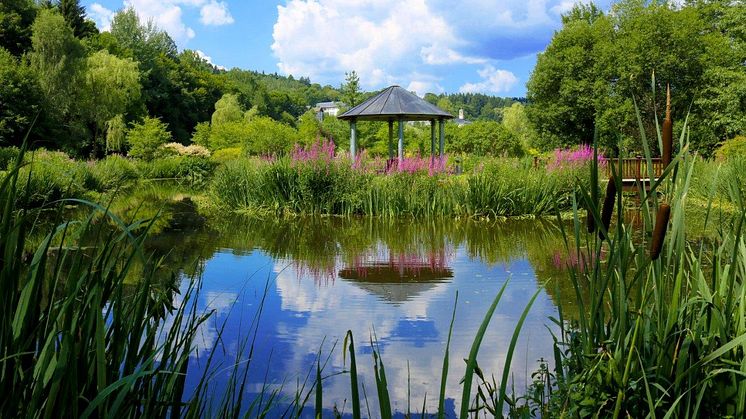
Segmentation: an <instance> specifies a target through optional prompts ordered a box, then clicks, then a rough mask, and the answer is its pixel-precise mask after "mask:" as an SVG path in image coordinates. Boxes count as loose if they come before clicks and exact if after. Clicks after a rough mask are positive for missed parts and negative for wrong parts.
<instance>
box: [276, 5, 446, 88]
mask: <svg viewBox="0 0 746 419" xmlns="http://www.w3.org/2000/svg"><path fill="white" fill-rule="evenodd" d="M273 37H274V43H273V44H272V51H273V52H274V54H275V56H276V57H277V58H278V60H279V63H278V67H279V69H280V71H282V72H284V73H286V74H297V75H306V76H311V77H312V78H321V79H329V78H332V79H341V76H342V75H343V74H344V72H345V71H350V70H356V71H357V72H358V74H360V79H361V82H362V83H363V84H364V85H365V86H366V87H369V88H370V87H374V86H379V85H381V84H387V83H392V82H396V81H398V80H406V79H408V77H407V75H408V74H410V73H411V72H413V71H416V68H415V66H413V65H411V63H410V61H411V58H412V57H415V58H417V57H419V56H420V54H421V53H422V52H421V51H422V50H423V48H425V49H426V51H427V48H429V47H432V46H433V45H443V46H445V47H448V48H453V47H456V46H457V45H458V44H459V41H458V39H457V38H456V36H455V34H454V33H453V31H452V29H451V27H450V26H449V25H448V23H447V22H446V20H445V19H444V18H443V17H442V16H439V15H438V14H436V13H434V12H433V11H432V10H431V9H430V8H429V6H428V5H427V4H426V3H425V1H424V0H403V1H396V0H382V1H378V2H348V1H342V0H290V1H289V2H288V3H287V4H286V5H285V6H278V19H277V22H276V23H275V26H274V31H273Z"/></svg>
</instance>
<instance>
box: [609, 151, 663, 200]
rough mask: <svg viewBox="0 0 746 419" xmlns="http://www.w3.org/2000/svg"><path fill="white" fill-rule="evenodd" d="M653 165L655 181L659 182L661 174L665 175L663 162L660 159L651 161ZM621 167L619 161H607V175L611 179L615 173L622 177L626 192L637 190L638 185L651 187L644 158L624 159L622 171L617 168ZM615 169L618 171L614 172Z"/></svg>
mask: <svg viewBox="0 0 746 419" xmlns="http://www.w3.org/2000/svg"><path fill="white" fill-rule="evenodd" d="M651 163H652V165H653V176H654V179H653V180H657V179H658V178H659V177H660V176H661V174H663V160H662V159H660V158H654V159H651ZM618 165H619V160H618V159H609V160H607V165H606V175H607V176H608V177H609V179H611V177H612V175H613V174H614V172H616V174H617V175H621V177H622V188H623V190H625V191H633V190H637V183H638V182H643V183H645V184H646V185H645V187H646V188H649V187H650V182H649V180H650V179H649V171H648V162H647V160H646V159H645V158H644V157H642V156H637V157H634V158H630V159H622V167H621V170H620V169H619V168H617V166H618ZM612 168H615V169H616V170H612Z"/></svg>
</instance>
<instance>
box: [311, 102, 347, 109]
mask: <svg viewBox="0 0 746 419" xmlns="http://www.w3.org/2000/svg"><path fill="white" fill-rule="evenodd" d="M342 105H343V103H342V102H319V103H317V104H316V106H315V107H316V108H321V109H325V108H339V107H340V106H342Z"/></svg>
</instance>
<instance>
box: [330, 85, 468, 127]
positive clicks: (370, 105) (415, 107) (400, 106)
mask: <svg viewBox="0 0 746 419" xmlns="http://www.w3.org/2000/svg"><path fill="white" fill-rule="evenodd" d="M338 118H339V119H344V120H353V119H354V120H359V121H391V120H398V119H400V118H402V119H404V120H407V121H428V120H431V119H451V118H453V115H451V114H449V113H448V112H446V111H444V110H442V109H440V108H438V107H437V106H435V105H433V104H431V103H428V102H427V101H425V100H423V99H421V98H420V97H418V96H417V95H415V94H414V93H412V92H409V91H407V90H406V89H403V88H401V87H399V86H391V87H387V88H386V89H385V90H383V91H382V92H381V93H379V94H377V95H375V96H373V97H372V98H370V99H368V100H366V101H365V102H363V103H361V104H359V105H357V106H355V107H354V108H352V109H350V110H348V111H347V112H345V113H343V114H342V115H339V116H338Z"/></svg>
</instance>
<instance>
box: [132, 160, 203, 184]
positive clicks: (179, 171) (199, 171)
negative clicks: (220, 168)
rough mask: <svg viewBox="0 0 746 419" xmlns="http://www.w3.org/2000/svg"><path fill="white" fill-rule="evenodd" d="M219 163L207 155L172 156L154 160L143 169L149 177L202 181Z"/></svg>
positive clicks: (144, 174) (143, 174)
mask: <svg viewBox="0 0 746 419" xmlns="http://www.w3.org/2000/svg"><path fill="white" fill-rule="evenodd" d="M216 165H217V164H216V163H215V162H213V161H211V160H210V159H208V158H206V157H197V156H171V157H164V158H160V159H156V160H153V161H152V162H150V163H148V164H146V165H144V166H143V167H142V169H141V172H142V176H143V177H144V178H147V179H188V180H190V181H192V182H201V181H203V180H204V179H206V178H208V177H209V176H211V175H212V173H213V171H214V170H215V166H216Z"/></svg>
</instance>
